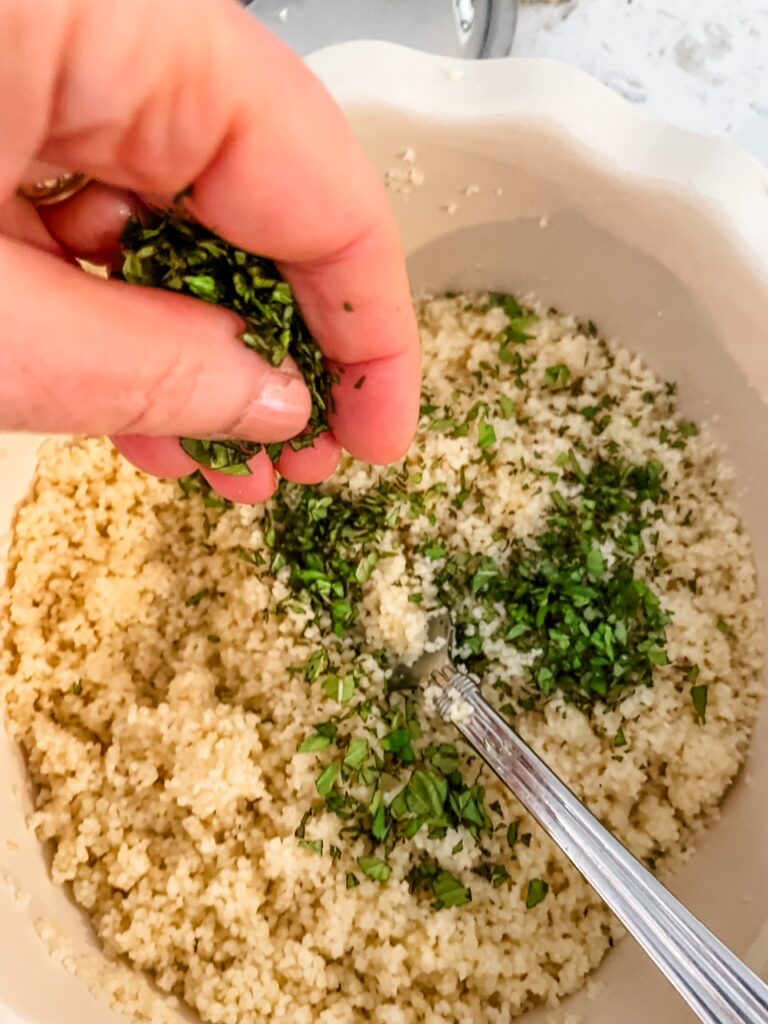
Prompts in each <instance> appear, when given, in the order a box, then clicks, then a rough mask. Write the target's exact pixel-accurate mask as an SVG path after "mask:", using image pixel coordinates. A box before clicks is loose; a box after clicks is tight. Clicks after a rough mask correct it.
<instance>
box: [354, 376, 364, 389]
mask: <svg viewBox="0 0 768 1024" xmlns="http://www.w3.org/2000/svg"><path fill="white" fill-rule="evenodd" d="M363 384H365V374H363V375H362V377H358V379H357V380H356V381H355V391H359V390H360V388H361V387H362V386H363Z"/></svg>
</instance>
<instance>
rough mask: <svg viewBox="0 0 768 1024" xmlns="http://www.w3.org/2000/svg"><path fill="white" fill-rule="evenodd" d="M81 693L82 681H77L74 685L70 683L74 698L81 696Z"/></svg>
mask: <svg viewBox="0 0 768 1024" xmlns="http://www.w3.org/2000/svg"><path fill="white" fill-rule="evenodd" d="M82 692H83V681H82V679H78V680H76V681H75V682H74V683H72V693H73V694H74V695H75V697H79V696H80V695H81V694H82Z"/></svg>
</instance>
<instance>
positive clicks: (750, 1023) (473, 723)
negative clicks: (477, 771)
mask: <svg viewBox="0 0 768 1024" xmlns="http://www.w3.org/2000/svg"><path fill="white" fill-rule="evenodd" d="M429 639H430V641H431V642H430V645H429V646H430V649H432V648H433V647H435V646H437V647H439V649H438V650H437V651H435V652H434V653H428V654H425V655H423V656H422V657H421V658H420V659H419V660H418V661H417V662H416V664H415V665H413V666H411V667H410V668H404V667H403V666H400V667H399V669H396V670H395V671H396V672H399V673H400V674H401V675H402V674H406V675H407V676H409V677H410V678H411V679H412V681H413V683H415V684H419V685H421V686H424V687H427V686H435V687H439V689H440V693H439V695H438V697H437V699H436V701H435V704H436V706H437V709H438V711H439V712H440V714H441V715H442V717H443V718H444V719H445V720H446V721H448V722H451V723H452V724H453V725H455V727H456V728H457V729H458V730H459V731H460V732H461V733H462V735H463V736H464V738H465V739H466V740H468V741H469V743H470V744H471V745H472V746H473V747H474V749H475V750H476V751H477V753H478V754H479V755H480V757H482V759H483V760H484V761H485V763H486V764H487V765H488V766H489V767H490V768H491V769H493V771H494V772H495V773H496V775H498V777H499V778H500V779H501V781H502V782H503V783H504V784H505V785H506V786H507V787H508V788H509V789H510V790H511V792H512V793H514V795H515V796H516V797H517V798H518V800H519V801H520V802H521V803H522V804H523V805H524V806H525V807H527V808H528V810H529V811H530V812H531V814H532V815H533V816H534V818H536V820H537V821H538V822H539V824H540V825H541V826H542V828H543V829H544V830H545V831H546V832H547V833H548V834H549V835H550V836H551V837H552V839H554V841H555V842H556V843H557V845H558V846H559V847H560V849H561V850H562V851H563V853H565V855H566V856H567V857H568V858H569V860H570V861H571V862H572V863H573V865H574V866H575V867H576V868H578V870H579V871H580V872H581V874H582V875H583V876H584V877H585V878H586V880H587V881H588V882H589V883H590V885H591V886H592V887H593V888H594V889H595V891H596V892H597V893H598V895H599V896H601V897H602V899H603V900H604V901H605V902H606V903H607V905H608V906H609V907H610V908H611V910H612V911H613V912H614V914H615V915H616V916H617V917H618V918H619V920H620V921H621V922H622V924H623V925H624V926H625V927H626V929H627V931H628V932H629V933H630V934H631V935H632V936H633V937H634V938H635V940H636V941H637V942H638V943H639V944H640V945H641V946H642V948H643V949H644V950H645V952H646V953H647V954H648V956H649V957H650V958H651V960H652V961H653V962H654V963H655V964H656V966H657V967H658V968H659V970H660V971H661V972H662V973H663V974H664V975H665V976H666V978H667V980H668V981H670V982H671V983H672V985H674V987H675V988H676V989H677V991H678V992H679V994H680V995H681V996H682V997H683V999H684V1000H685V1001H686V1002H687V1003H688V1005H689V1006H690V1007H691V1009H692V1010H693V1011H694V1012H695V1013H696V1014H697V1015H698V1017H699V1018H700V1020H702V1021H704V1022H705V1024H768V985H766V984H765V982H763V981H762V980H761V979H760V978H758V977H757V975H756V974H754V973H753V972H752V971H751V970H750V969H749V968H748V967H747V966H746V965H745V964H744V963H742V961H741V960H739V959H738V957H736V956H735V955H734V954H733V953H732V952H731V951H730V950H729V949H728V948H727V947H726V946H724V945H723V943H722V942H720V940H719V939H718V938H716V937H715V936H714V935H713V934H712V932H710V931H709V930H708V929H707V928H705V927H704V925H703V924H702V923H701V922H700V921H699V920H698V919H697V918H696V917H694V916H693V914H691V912H690V911H689V910H687V909H686V908H685V907H684V906H683V904H682V903H680V901H679V900H678V899H676V898H675V897H674V896H673V895H672V893H670V892H669V890H668V889H666V888H665V887H664V886H663V885H662V884H661V883H660V882H659V881H658V880H657V879H656V878H654V876H653V875H652V874H651V873H650V871H648V870H647V869H646V868H645V867H644V866H643V865H642V864H641V863H640V861H638V860H637V859H636V858H635V857H634V856H633V855H632V854H631V853H629V851H628V850H627V849H626V848H625V847H624V846H622V844H621V843H620V842H619V841H618V840H617V839H616V838H615V837H614V836H613V835H612V834H611V833H610V832H609V831H608V830H607V829H606V828H604V827H603V826H602V825H601V824H600V822H599V821H598V820H597V818H596V817H595V816H594V815H593V814H592V813H591V812H590V811H588V810H587V808H586V807H585V806H584V804H582V802H581V801H580V800H579V799H577V797H576V796H574V794H573V793H572V792H571V791H570V789H568V787H567V786H566V785H565V784H564V783H563V782H561V781H560V779H558V777H557V776H556V775H555V774H554V772H553V771H551V769H549V768H548V767H547V766H546V764H545V763H544V762H543V761H542V760H541V758H540V757H538V756H537V755H536V754H534V752H533V751H532V750H531V749H530V747H529V746H528V745H527V744H526V743H524V742H523V741H522V740H521V739H520V737H519V736H518V735H517V733H516V732H515V731H514V730H513V729H511V728H510V726H509V725H508V724H507V723H506V721H505V720H504V719H503V718H502V717H501V715H499V714H498V713H497V712H496V711H495V710H494V709H493V708H492V707H491V706H490V704H488V702H487V701H486V700H485V698H484V697H483V695H482V693H481V691H480V687H479V685H478V683H477V682H476V681H475V680H474V679H472V678H470V676H468V675H466V674H465V673H464V672H461V671H460V670H459V669H457V668H456V666H455V665H454V664H453V661H452V660H451V654H450V651H451V642H452V628H451V622H450V618H449V616H448V613H447V612H442V613H439V614H437V615H436V616H434V617H433V618H432V619H431V621H430V631H429Z"/></svg>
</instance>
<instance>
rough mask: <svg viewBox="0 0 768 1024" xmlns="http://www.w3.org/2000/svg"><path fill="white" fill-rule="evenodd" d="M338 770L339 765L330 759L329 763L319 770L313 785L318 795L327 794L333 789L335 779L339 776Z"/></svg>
mask: <svg viewBox="0 0 768 1024" xmlns="http://www.w3.org/2000/svg"><path fill="white" fill-rule="evenodd" d="M340 771H341V765H339V764H337V763H336V762H335V761H332V762H331V764H329V765H328V767H327V768H325V769H324V770H323V771H322V772H321V774H320V776H319V777H318V779H317V782H315V787H316V789H317V792H318V793H319V794H320V796H328V794H329V793H330V792H331V790H332V789H333V786H334V783H335V782H336V779H338V777H339V772H340Z"/></svg>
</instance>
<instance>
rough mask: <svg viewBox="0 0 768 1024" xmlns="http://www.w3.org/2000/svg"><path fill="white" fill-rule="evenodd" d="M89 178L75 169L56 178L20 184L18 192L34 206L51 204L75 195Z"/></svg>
mask: <svg viewBox="0 0 768 1024" xmlns="http://www.w3.org/2000/svg"><path fill="white" fill-rule="evenodd" d="M90 180H91V179H90V178H89V177H88V176H87V175H86V174H83V173H82V172H81V171H75V172H74V173H73V174H60V175H59V176H58V178H48V179H47V181H38V182H35V184H34V185H22V186H20V188H19V189H18V193H19V195H21V196H24V198H25V199H29V201H30V202H31V203H34V205H35V206H53V205H54V204H55V203H63V202H64V200H65V199H71V197H72V196H74V195H77V193H78V192H80V191H82V189H84V188H85V186H86V185H88V184H89V182H90Z"/></svg>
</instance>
